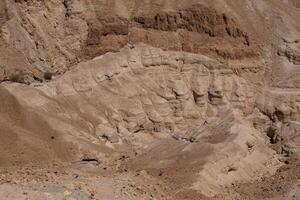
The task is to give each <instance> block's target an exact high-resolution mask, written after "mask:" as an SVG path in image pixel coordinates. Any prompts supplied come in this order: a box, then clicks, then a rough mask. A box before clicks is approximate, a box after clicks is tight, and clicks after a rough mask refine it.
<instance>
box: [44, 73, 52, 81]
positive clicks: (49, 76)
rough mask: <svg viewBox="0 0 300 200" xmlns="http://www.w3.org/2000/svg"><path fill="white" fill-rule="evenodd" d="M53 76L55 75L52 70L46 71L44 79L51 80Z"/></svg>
mask: <svg viewBox="0 0 300 200" xmlns="http://www.w3.org/2000/svg"><path fill="white" fill-rule="evenodd" d="M52 76H53V73H52V72H45V73H44V79H45V80H48V81H49V80H51V79H52Z"/></svg>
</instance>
